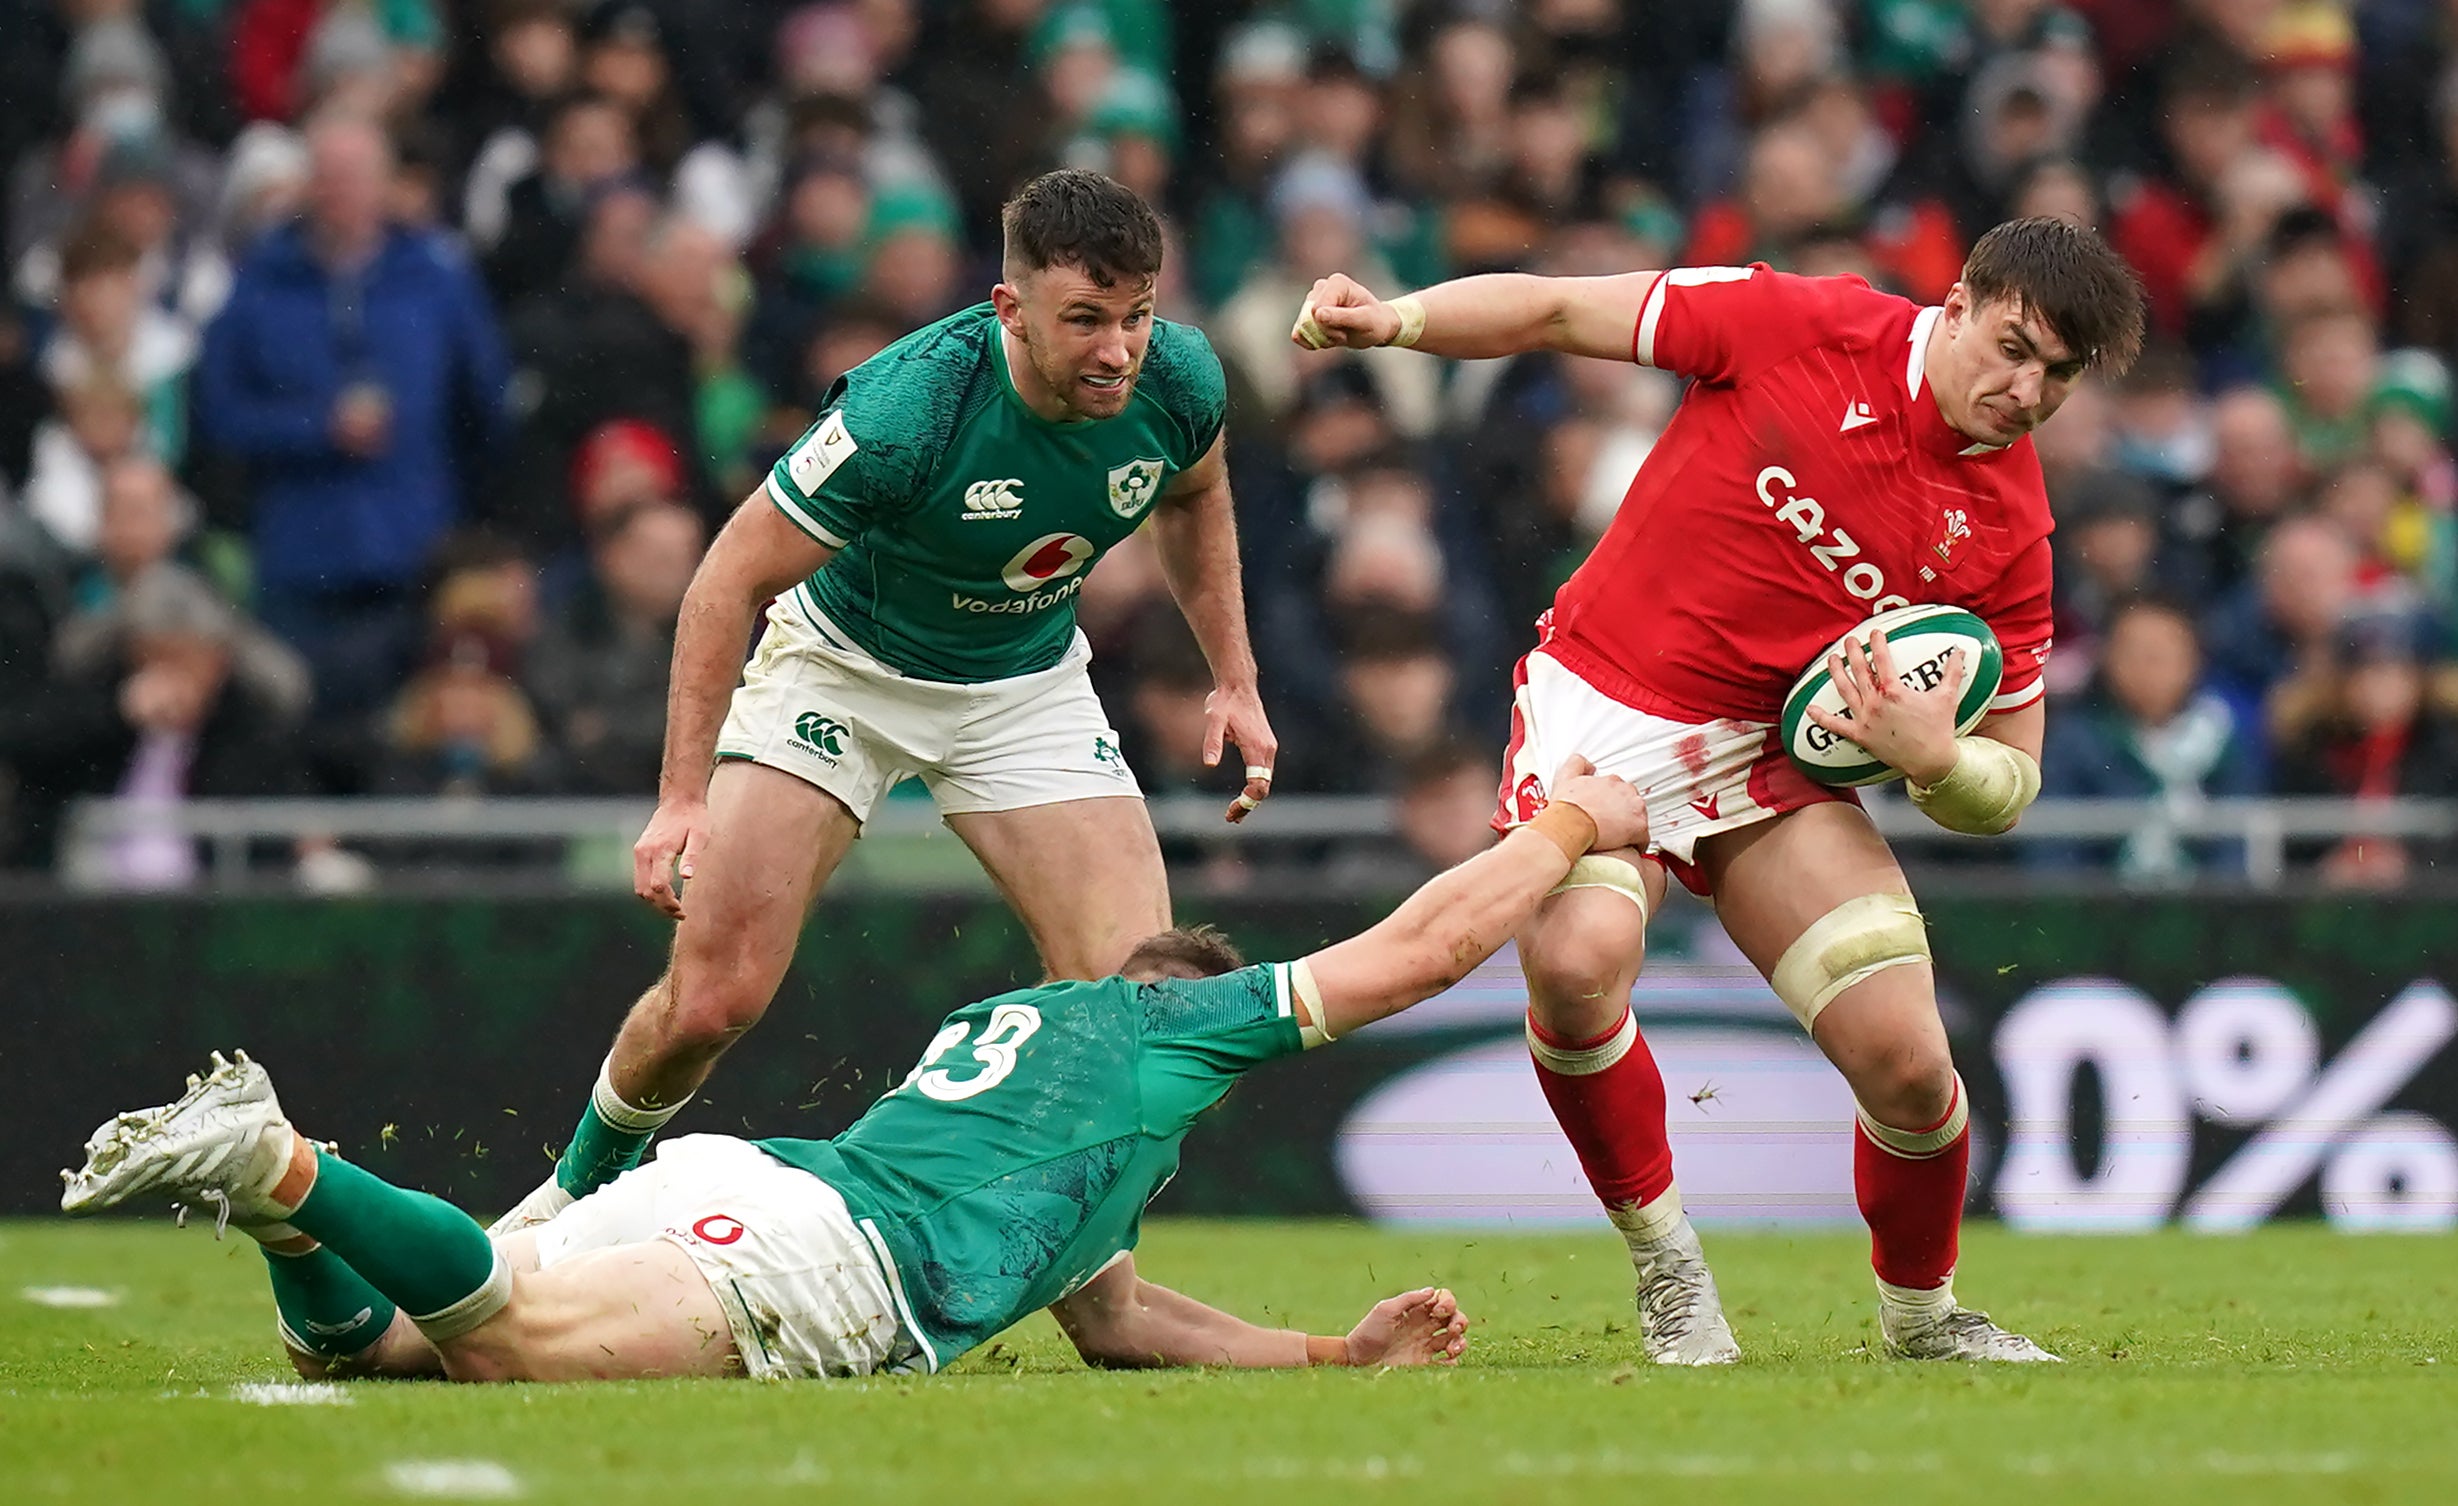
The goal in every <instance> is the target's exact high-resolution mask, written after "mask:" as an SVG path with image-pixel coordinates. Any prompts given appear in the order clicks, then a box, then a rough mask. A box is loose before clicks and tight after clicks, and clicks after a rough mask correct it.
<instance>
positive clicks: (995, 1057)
mask: <svg viewBox="0 0 2458 1506" xmlns="http://www.w3.org/2000/svg"><path fill="white" fill-rule="evenodd" d="M1040 1028H1041V1011H1040V1010H1038V1009H1035V1008H1034V1007H1033V1006H1032V1005H1030V1004H1001V1005H1000V1006H998V1008H996V1009H994V1010H992V1011H991V1012H990V1023H989V1024H988V1025H987V1026H985V1027H983V1029H982V1033H981V1039H980V1040H978V1041H975V1042H974V1043H973V1060H975V1061H976V1062H979V1063H980V1064H981V1070H980V1071H978V1072H975V1073H974V1074H973V1075H971V1076H970V1077H960V1076H958V1075H956V1074H955V1073H953V1072H950V1071H948V1070H947V1069H946V1068H945V1067H940V1066H935V1065H933V1064H934V1063H936V1062H937V1061H938V1060H939V1058H941V1057H943V1056H945V1055H947V1054H948V1053H949V1052H951V1051H954V1050H955V1049H956V1048H957V1047H959V1046H961V1045H963V1044H964V1043H965V1041H966V1040H967V1039H968V1038H970V1037H971V1035H972V1034H973V1026H972V1024H971V1023H970V1022H969V1021H965V1020H958V1021H956V1022H955V1023H954V1024H951V1025H949V1026H948V1027H947V1028H946V1029H944V1030H942V1031H940V1032H939V1033H938V1035H937V1036H936V1037H934V1038H933V1039H932V1041H931V1043H930V1049H929V1050H927V1051H925V1052H923V1053H922V1059H921V1061H920V1062H918V1063H916V1064H915V1065H914V1068H913V1070H912V1071H911V1072H909V1073H907V1074H906V1075H905V1080H904V1083H903V1084H902V1086H904V1087H908V1088H912V1089H914V1090H916V1091H917V1092H919V1093H920V1094H921V1095H922V1096H923V1097H925V1098H935V1099H937V1100H939V1102H941V1103H962V1102H963V1101H964V1100H965V1099H968V1098H971V1097H973V1096H974V1095H975V1094H977V1093H987V1092H989V1091H990V1090H991V1089H992V1088H995V1087H997V1086H998V1085H999V1084H1000V1083H1003V1082H1005V1081H1006V1080H1007V1074H1009V1073H1010V1072H1013V1071H1015V1070H1016V1048H1017V1047H1018V1046H1021V1045H1023V1044H1024V1043H1025V1042H1026V1041H1027V1040H1030V1039H1031V1038H1032V1035H1033V1032H1034V1031H1036V1030H1039V1029H1040Z"/></svg>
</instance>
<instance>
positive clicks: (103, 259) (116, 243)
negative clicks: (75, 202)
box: [60, 224, 145, 283]
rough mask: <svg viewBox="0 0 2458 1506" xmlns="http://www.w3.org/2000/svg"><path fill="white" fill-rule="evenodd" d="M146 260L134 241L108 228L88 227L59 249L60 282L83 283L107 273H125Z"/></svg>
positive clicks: (94, 225)
mask: <svg viewBox="0 0 2458 1506" xmlns="http://www.w3.org/2000/svg"><path fill="white" fill-rule="evenodd" d="M144 259H145V253H144V251H143V250H142V249H140V248H139V247H138V245H137V243H136V242H135V241H132V240H130V239H129V238H128V237H126V236H124V235H122V234H120V233H119V232H118V231H116V230H114V229H112V228H111V227H110V226H108V225H102V224H93V225H87V226H86V227H84V228H83V229H81V230H79V231H78V232H77V233H76V234H75V235H72V236H70V237H69V238H68V240H67V242H66V243H65V244H64V245H62V246H61V247H60V281H62V282H64V283H67V282H83V281H84V280H85V279H87V278H89V277H96V276H100V275H103V274H105V273H110V272H125V271H128V270H129V269H131V268H133V267H135V266H136V265H137V263H139V262H140V261H143V260H144Z"/></svg>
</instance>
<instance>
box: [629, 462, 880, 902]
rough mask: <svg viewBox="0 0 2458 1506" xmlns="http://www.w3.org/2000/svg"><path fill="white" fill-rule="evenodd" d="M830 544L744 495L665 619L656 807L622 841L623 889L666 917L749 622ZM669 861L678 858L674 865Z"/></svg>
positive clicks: (755, 496) (684, 866)
mask: <svg viewBox="0 0 2458 1506" xmlns="http://www.w3.org/2000/svg"><path fill="white" fill-rule="evenodd" d="M835 554H836V551H835V550H834V549H831V548H829V547H828V546H827V545H825V544H822V543H820V542H819V541H818V540H816V539H814V538H812V537H811V536H810V535H809V534H807V533H804V532H803V531H802V530H801V529H799V528H796V527H795V526H794V525H793V523H792V522H790V521H788V520H787V518H786V516H785V514H784V513H783V512H781V511H779V510H778V509H777V507H776V505H775V504H774V503H772V502H771V501H770V500H769V499H768V494H767V491H766V489H765V488H763V489H762V490H759V491H755V492H753V493H752V494H751V495H750V497H749V498H748V499H746V500H745V501H744V503H743V505H742V506H740V507H738V508H736V509H735V510H734V516H733V517H731V518H729V519H727V520H726V525H725V527H724V528H722V529H720V530H718V533H717V539H716V542H715V543H713V544H711V545H709V546H708V554H707V555H706V557H704V558H703V559H702V560H701V561H700V568H699V570H698V571H696V572H695V573H694V574H693V575H692V577H691V588H690V589H689V590H687V591H686V592H684V593H683V610H682V614H681V616H680V617H678V618H677V619H676V621H675V625H674V664H673V669H672V671H671V673H670V674H669V677H668V682H667V686H666V749H665V757H664V761H663V763H662V764H661V765H660V768H659V772H658V776H657V812H656V814H655V815H652V816H651V817H650V818H649V824H648V829H647V830H645V831H643V832H642V833H641V834H640V840H639V841H638V842H637V843H635V844H633V847H632V890H633V892H634V893H636V894H638V895H639V896H640V897H641V898H642V899H645V900H647V901H648V902H649V903H650V904H653V905H655V906H656V907H657V908H658V909H660V910H663V911H664V912H665V913H666V914H668V915H669V916H672V917H673V918H675V919H676V920H680V919H682V918H683V902H682V899H681V896H680V895H679V894H678V893H677V892H676V888H675V882H674V880H675V873H676V870H677V869H678V868H679V869H680V870H681V874H682V877H684V878H686V879H688V878H690V877H691V869H692V862H693V860H694V859H695V858H697V857H698V856H699V854H700V844H701V842H702V841H704V840H705V839H706V836H707V830H708V776H709V770H710V768H711V767H712V766H713V765H714V763H715V761H716V757H717V731H718V729H719V728H720V727H721V726H723V725H724V723H725V708H726V703H727V701H728V700H729V699H731V698H732V696H733V694H734V685H735V682H736V681H738V680H740V679H741V678H742V668H743V655H744V654H745V653H747V652H748V651H749V649H750V646H751V625H752V624H753V623H755V622H757V621H758V620H759V614H760V612H761V611H762V609H764V608H765V607H766V606H767V605H768V603H769V601H770V600H771V599H773V598H774V597H775V596H776V594H777V593H778V592H780V591H783V590H785V589H786V588H787V587H789V586H791V585H793V584H794V583H795V582H796V581H798V580H801V579H802V578H804V577H805V576H807V575H810V574H811V573H812V572H814V571H816V570H817V569H819V567H820V566H822V565H824V564H826V563H828V561H829V559H830V558H832V557H833V556H834V555H835ZM677 859H679V860H680V862H679V863H678V862H677Z"/></svg>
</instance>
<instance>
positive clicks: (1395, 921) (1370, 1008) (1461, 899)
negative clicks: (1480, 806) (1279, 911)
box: [1302, 758, 1647, 1039]
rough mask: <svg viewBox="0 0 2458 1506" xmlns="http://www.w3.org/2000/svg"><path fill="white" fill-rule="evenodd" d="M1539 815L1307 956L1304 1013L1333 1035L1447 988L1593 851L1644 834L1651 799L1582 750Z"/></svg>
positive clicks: (1643, 838)
mask: <svg viewBox="0 0 2458 1506" xmlns="http://www.w3.org/2000/svg"><path fill="white" fill-rule="evenodd" d="M1548 788H1549V789H1550V790H1551V791H1552V796H1551V802H1550V803H1549V804H1548V805H1547V806H1546V807H1545V809H1544V811H1543V812H1541V813H1540V814H1539V815H1538V816H1537V818H1536V819H1535V820H1534V821H1531V822H1529V823H1528V824H1527V825H1525V826H1522V827H1520V828H1518V829H1517V830H1515V831H1513V832H1512V833H1511V834H1510V835H1509V836H1506V837H1504V838H1503V839H1502V840H1501V841H1500V842H1498V843H1496V844H1495V845H1494V846H1492V847H1489V848H1487V849H1486V850H1485V851H1483V852H1481V853H1479V854H1477V855H1476V856H1475V857H1473V858H1470V859H1469V860H1468V861H1467V862H1465V863H1462V864H1460V865H1459V866H1458V867H1456V868H1453V869H1451V870H1450V871H1449V872H1447V873H1442V874H1438V875H1436V876H1435V877H1434V878H1433V879H1431V880H1429V881H1428V882H1427V883H1426V884H1425V886H1424V887H1423V888H1420V889H1419V890H1418V891H1417V892H1416V893H1415V894H1412V895H1410V896H1409V897H1408V900H1407V902H1406V903H1404V904H1402V905H1401V906H1400V908H1399V909H1397V910H1395V911H1393V912H1392V913H1391V916H1390V918H1389V919H1387V920H1384V921H1382V922H1381V923H1380V924H1378V925H1376V926H1375V927H1374V928H1373V929H1372V930H1369V931H1367V932H1365V933H1364V934H1363V935H1360V936H1354V937H1351V938H1350V939H1349V940H1347V941H1343V942H1341V943H1339V944H1338V945H1337V946H1331V947H1326V948H1325V949H1323V950H1322V951H1319V952H1316V953H1315V954H1314V955H1312V956H1310V957H1308V958H1306V959H1305V965H1304V974H1303V975H1304V976H1305V977H1306V978H1309V979H1310V980H1311V981H1312V983H1313V985H1314V992H1313V994H1312V995H1311V996H1309V997H1306V998H1304V999H1303V1000H1302V1002H1303V1003H1304V1005H1305V1009H1306V1014H1307V1015H1308V1016H1311V1017H1312V1018H1307V1019H1305V1020H1303V1021H1302V1023H1304V1024H1308V1025H1312V1026H1313V1027H1315V1028H1316V1029H1318V1030H1320V1031H1321V1032H1322V1033H1323V1034H1324V1035H1325V1036H1326V1037H1329V1038H1333V1039H1337V1038H1338V1037H1340V1036H1344V1035H1346V1034H1348V1033H1349V1032H1350V1031H1352V1030H1354V1029H1356V1028H1357V1027H1359V1026H1361V1025H1370V1024H1372V1023H1373V1022H1374V1021H1376V1020H1379V1019H1382V1018H1383V1017H1384V1016H1386V1015H1392V1014H1397V1013H1399V1012H1400V1011H1401V1010H1403V1009H1406V1008H1407V1007H1408V1006H1410V1005H1411V1004H1416V1003H1419V1002H1421V1001H1423V1000H1426V999H1430V998H1432V997H1433V996H1434V995H1436V994H1438V993H1440V992H1442V991H1443V990H1444V989H1446V988H1449V987H1450V986H1451V985H1452V984H1454V983H1457V982H1458V981H1459V980H1460V979H1462V978H1464V977H1466V976H1467V975H1468V974H1469V972H1470V971H1471V970H1472V969H1474V968H1475V967H1476V966H1477V965H1478V964H1479V963H1481V962H1483V961H1484V960H1485V959H1486V958H1488V957H1491V956H1492V955H1493V954H1494V952H1495V951H1496V950H1497V949H1499V948H1500V947H1501V945H1502V943H1504V942H1505V941H1508V940H1510V939H1511V937H1512V936H1513V935H1514V934H1516V933H1517V932H1518V930H1519V928H1520V927H1521V926H1522V925H1524V924H1526V923H1527V920H1528V917H1529V916H1531V915H1533V914H1535V913H1536V906H1537V904H1538V902H1540V901H1541V900H1543V899H1544V897H1545V896H1546V895H1547V894H1549V893H1551V892H1552V891H1553V888H1554V886H1555V885H1557V884H1559V883H1561V882H1562V880H1563V879H1564V878H1565V877H1567V876H1568V875H1569V873H1570V870H1571V866H1572V865H1573V864H1574V863H1576V862H1577V861H1578V860H1579V859H1580V858H1582V857H1584V856H1586V855H1587V854H1588V853H1590V852H1616V851H1619V850H1621V849H1624V848H1637V847H1643V846H1645V845H1646V842H1647V802H1646V801H1645V800H1644V799H1643V798H1642V797H1641V796H1640V794H1639V792H1638V791H1637V790H1636V789H1634V788H1632V787H1631V785H1630V783H1629V782H1628V781H1627V780H1624V779H1622V778H1620V777H1618V776H1612V775H1599V774H1597V773H1595V772H1593V771H1592V769H1591V766H1590V765H1589V764H1588V761H1587V760H1586V759H1584V758H1573V759H1571V760H1570V761H1569V762H1567V763H1565V764H1563V765H1562V768H1561V771H1560V772H1559V773H1557V774H1555V775H1554V777H1553V782H1552V784H1551V785H1550V786H1548Z"/></svg>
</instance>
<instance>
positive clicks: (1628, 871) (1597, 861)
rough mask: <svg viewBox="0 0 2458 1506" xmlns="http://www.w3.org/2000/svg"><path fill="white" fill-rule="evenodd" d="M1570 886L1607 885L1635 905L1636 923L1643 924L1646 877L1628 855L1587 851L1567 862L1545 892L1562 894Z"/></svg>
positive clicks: (1605, 886)
mask: <svg viewBox="0 0 2458 1506" xmlns="http://www.w3.org/2000/svg"><path fill="white" fill-rule="evenodd" d="M1573 889H1610V890H1612V891H1613V892H1614V893H1616V894H1618V895H1620V896H1621V897H1622V898H1624V899H1626V900H1628V901H1630V902H1631V903H1632V904H1634V905H1637V906H1638V907H1639V924H1640V925H1642V926H1644V925H1646V924H1647V881H1646V878H1645V876H1644V875H1642V874H1641V873H1640V872H1639V865H1638V864H1636V863H1633V862H1631V861H1630V860H1629V859H1628V858H1615V857H1606V856H1603V855H1601V854H1598V853H1593V852H1591V853H1589V854H1588V855H1587V856H1586V857H1583V858H1581V859H1580V860H1579V861H1577V862H1576V863H1573V864H1571V865H1570V872H1569V873H1567V874H1564V875H1563V876H1562V882H1560V883H1558V884H1556V885H1554V886H1553V887H1552V888H1551V889H1548V890H1546V891H1545V892H1546V893H1547V894H1548V895H1553V894H1565V893H1568V892H1569V891H1570V890H1573Z"/></svg>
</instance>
